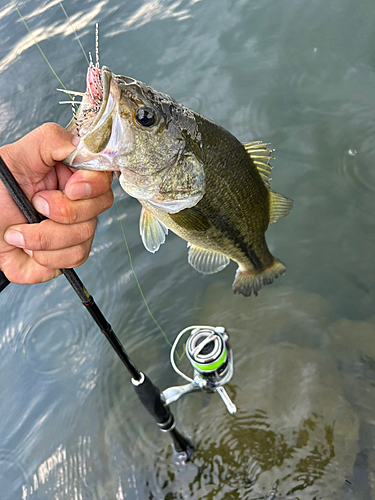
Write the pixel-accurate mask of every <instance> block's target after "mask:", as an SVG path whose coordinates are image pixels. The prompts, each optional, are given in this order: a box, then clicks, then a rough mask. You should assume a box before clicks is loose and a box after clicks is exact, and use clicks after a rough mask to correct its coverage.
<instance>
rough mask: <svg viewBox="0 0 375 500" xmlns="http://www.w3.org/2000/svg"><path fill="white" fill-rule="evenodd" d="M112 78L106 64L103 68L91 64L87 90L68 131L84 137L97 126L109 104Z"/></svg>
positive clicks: (68, 126)
mask: <svg viewBox="0 0 375 500" xmlns="http://www.w3.org/2000/svg"><path fill="white" fill-rule="evenodd" d="M111 80H112V72H111V71H110V70H109V69H108V68H107V67H106V66H103V67H102V69H99V68H98V67H96V66H93V65H90V66H89V68H88V70H87V74H86V92H85V93H84V94H83V98H82V101H81V103H80V104H79V107H78V109H76V110H75V111H74V116H73V118H72V119H71V121H70V122H69V124H68V125H67V126H66V130H67V131H68V132H70V133H71V134H73V135H77V136H78V137H84V136H85V135H86V134H87V133H89V132H90V131H92V129H94V128H95V127H96V125H97V124H98V122H99V120H100V118H101V117H102V116H103V113H104V112H105V109H106V107H107V104H108V97H109V94H110V88H111ZM73 102H74V101H73ZM73 106H74V104H73Z"/></svg>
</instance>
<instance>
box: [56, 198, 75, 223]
mask: <svg viewBox="0 0 375 500" xmlns="http://www.w3.org/2000/svg"><path fill="white" fill-rule="evenodd" d="M58 217H59V219H60V220H61V222H62V223H63V224H74V223H75V222H76V221H77V218H78V214H77V212H76V211H75V210H73V209H72V207H71V206H70V205H69V204H67V203H63V204H62V205H61V206H60V207H59V213H58Z"/></svg>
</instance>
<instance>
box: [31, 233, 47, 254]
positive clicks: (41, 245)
mask: <svg viewBox="0 0 375 500" xmlns="http://www.w3.org/2000/svg"><path fill="white" fill-rule="evenodd" d="M32 244H33V248H32V250H46V249H47V248H48V238H47V236H46V234H45V233H44V231H36V232H35V234H34V235H33V240H32Z"/></svg>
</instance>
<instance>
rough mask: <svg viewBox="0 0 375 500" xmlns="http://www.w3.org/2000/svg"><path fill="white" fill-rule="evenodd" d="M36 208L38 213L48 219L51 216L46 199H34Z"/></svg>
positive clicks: (38, 197) (37, 197)
mask: <svg viewBox="0 0 375 500" xmlns="http://www.w3.org/2000/svg"><path fill="white" fill-rule="evenodd" d="M32 202H33V205H34V207H35V208H36V209H37V211H38V212H39V213H40V214H43V215H45V216H46V217H48V215H49V205H48V202H47V201H46V200H45V199H44V198H41V197H40V196H35V198H33V199H32Z"/></svg>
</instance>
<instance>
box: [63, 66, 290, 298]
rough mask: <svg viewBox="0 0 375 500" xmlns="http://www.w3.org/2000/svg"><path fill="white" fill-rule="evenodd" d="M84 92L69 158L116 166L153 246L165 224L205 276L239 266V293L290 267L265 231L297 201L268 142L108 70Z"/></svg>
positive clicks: (95, 72) (96, 74)
mask: <svg viewBox="0 0 375 500" xmlns="http://www.w3.org/2000/svg"><path fill="white" fill-rule="evenodd" d="M86 83H87V89H86V92H85V94H84V95H83V100H82V103H81V104H80V106H79V109H78V112H77V113H76V114H75V115H74V117H73V119H72V121H71V122H70V123H69V125H68V126H67V130H69V131H70V132H72V133H73V134H76V135H79V136H80V137H81V142H80V144H79V145H78V147H77V149H76V150H75V151H73V153H72V154H71V155H70V156H69V157H68V158H67V159H66V163H67V164H69V165H70V166H72V167H75V168H78V169H89V170H114V171H117V175H118V177H119V181H120V184H121V186H122V187H123V189H124V190H125V191H126V192H127V193H128V194H129V195H130V196H133V197H135V198H137V199H138V200H139V201H140V203H141V204H142V212H141V217H140V234H141V238H142V241H143V243H144V246H145V247H146V248H147V250H149V251H150V252H156V251H157V250H158V249H159V247H160V245H161V244H162V243H164V241H165V237H166V234H167V233H168V229H170V230H171V231H173V232H174V233H176V234H177V235H178V236H180V237H181V238H183V239H184V240H186V241H187V242H188V247H189V248H188V261H189V263H190V264H191V265H192V267H194V268H195V269H196V270H197V271H199V272H201V273H204V274H211V273H216V272H218V271H220V270H222V269H224V268H225V267H226V266H227V265H228V264H229V262H230V259H232V260H233V261H235V262H237V263H238V266H239V267H238V269H237V272H236V276H235V280H234V283H233V291H234V293H240V294H242V295H245V296H250V295H251V294H255V295H257V293H258V291H259V290H260V288H261V287H262V286H263V285H268V284H270V283H272V282H273V280H274V279H275V278H277V277H278V276H279V275H282V274H283V273H284V272H285V266H284V264H282V263H281V262H280V261H279V260H278V259H276V258H275V257H273V255H272V254H271V253H270V251H269V249H268V247H267V243H266V240H265V236H264V233H265V231H266V229H267V227H268V225H269V223H271V222H275V221H276V220H277V219H278V218H280V217H284V216H285V215H287V214H288V213H289V212H290V210H291V208H292V204H293V202H292V200H289V199H287V198H285V197H283V196H282V195H280V194H277V193H275V192H273V191H272V190H271V189H270V185H269V181H270V178H269V175H270V172H271V167H270V165H269V159H270V154H271V151H270V150H269V149H268V148H267V146H268V145H267V144H262V143H261V142H252V143H248V144H242V143H241V142H239V141H238V140H237V139H236V138H235V137H234V136H233V135H232V134H231V133H229V132H228V131H227V130H225V129H223V128H222V127H220V126H219V125H216V124H215V123H214V122H212V121H211V120H209V119H208V118H205V117H204V116H201V115H200V114H198V113H196V112H194V111H192V110H191V109H188V108H186V107H185V106H183V105H182V104H179V103H178V102H176V101H175V100H174V99H172V98H171V97H169V96H168V95H166V94H162V93H161V92H158V91H156V90H154V89H153V88H151V87H149V86H148V85H146V84H144V83H142V82H140V81H137V80H134V79H133V78H129V77H126V76H119V75H114V74H113V73H112V72H111V71H110V70H109V69H108V68H107V67H105V66H103V68H102V69H100V68H99V67H98V65H97V66H94V65H90V67H89V69H88V72H87V78H86Z"/></svg>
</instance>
